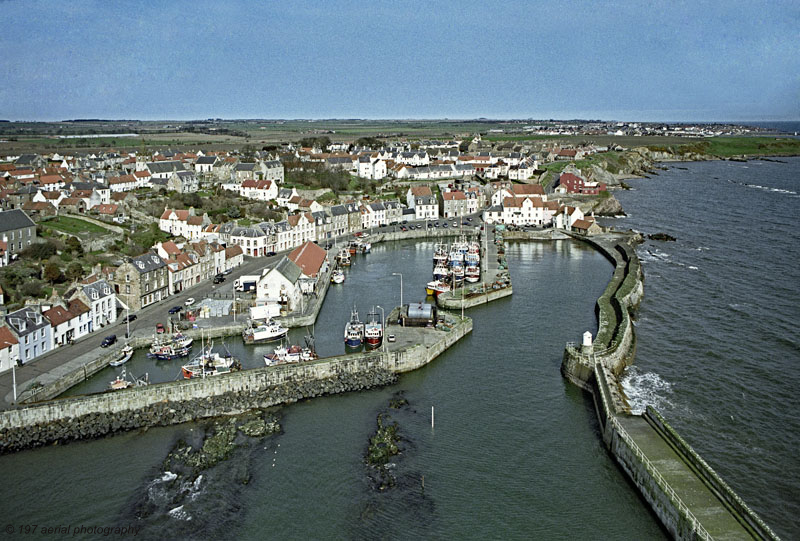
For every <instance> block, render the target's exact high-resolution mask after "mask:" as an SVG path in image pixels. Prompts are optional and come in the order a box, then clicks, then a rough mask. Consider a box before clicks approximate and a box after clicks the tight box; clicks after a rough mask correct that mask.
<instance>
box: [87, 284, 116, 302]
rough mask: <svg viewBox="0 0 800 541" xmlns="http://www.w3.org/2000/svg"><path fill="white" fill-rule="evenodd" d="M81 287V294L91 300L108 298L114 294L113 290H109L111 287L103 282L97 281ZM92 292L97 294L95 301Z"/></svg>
mask: <svg viewBox="0 0 800 541" xmlns="http://www.w3.org/2000/svg"><path fill="white" fill-rule="evenodd" d="M82 287H83V292H84V293H86V295H87V296H88V297H89V298H90V299H92V300H97V299H102V298H104V297H108V296H110V295H111V294H112V293H113V292H114V290H113V289H111V286H110V285H108V283H107V282H106V281H105V280H97V281H96V282H92V283H91V284H85V285H83V286H82ZM93 291H96V292H97V299H95V298H94V297H93V296H92V292H93ZM106 291H107V292H106Z"/></svg>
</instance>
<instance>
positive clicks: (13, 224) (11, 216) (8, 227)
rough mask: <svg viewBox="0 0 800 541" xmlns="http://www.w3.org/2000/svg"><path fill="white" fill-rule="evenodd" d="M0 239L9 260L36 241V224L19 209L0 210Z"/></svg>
mask: <svg viewBox="0 0 800 541" xmlns="http://www.w3.org/2000/svg"><path fill="white" fill-rule="evenodd" d="M0 241H2V242H5V243H6V248H5V252H6V254H7V256H8V259H9V260H13V259H16V256H17V254H19V252H21V251H22V250H24V249H25V248H27V247H28V246H30V245H31V244H33V243H34V242H36V224H35V223H33V220H31V219H30V218H29V217H28V215H27V214H25V213H24V212H23V211H22V210H20V209H14V210H7V211H5V212H0Z"/></svg>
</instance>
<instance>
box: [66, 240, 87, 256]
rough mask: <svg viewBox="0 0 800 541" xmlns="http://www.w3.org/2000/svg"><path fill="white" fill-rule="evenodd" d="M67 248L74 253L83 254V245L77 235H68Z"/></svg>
mask: <svg viewBox="0 0 800 541" xmlns="http://www.w3.org/2000/svg"><path fill="white" fill-rule="evenodd" d="M67 248H68V249H69V251H71V252H72V253H74V254H76V255H83V245H82V244H81V240H80V239H79V238H78V237H70V238H68V239H67Z"/></svg>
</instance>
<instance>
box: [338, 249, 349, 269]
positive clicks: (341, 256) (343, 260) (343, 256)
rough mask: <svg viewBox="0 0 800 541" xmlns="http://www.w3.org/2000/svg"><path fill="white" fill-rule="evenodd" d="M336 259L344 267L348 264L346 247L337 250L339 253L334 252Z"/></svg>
mask: <svg viewBox="0 0 800 541" xmlns="http://www.w3.org/2000/svg"><path fill="white" fill-rule="evenodd" d="M336 261H338V262H339V265H342V266H344V267H349V266H350V251H349V250H348V249H347V248H342V249H341V250H339V253H338V254H336Z"/></svg>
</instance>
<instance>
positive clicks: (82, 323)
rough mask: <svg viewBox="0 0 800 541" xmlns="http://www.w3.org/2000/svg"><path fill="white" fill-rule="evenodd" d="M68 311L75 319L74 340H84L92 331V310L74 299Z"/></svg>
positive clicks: (73, 326) (70, 302)
mask: <svg viewBox="0 0 800 541" xmlns="http://www.w3.org/2000/svg"><path fill="white" fill-rule="evenodd" d="M67 310H69V311H70V312H72V314H74V315H75V317H74V318H73V319H72V320H71V321H72V333H73V334H72V337H71V338H72V339H73V340H77V339H78V338H83V337H84V336H86V335H87V334H89V333H90V332H91V329H92V310H91V309H90V308H89V307H88V306H86V304H84V303H83V302H82V301H81V300H79V299H72V300H71V301H69V302H68V303H67Z"/></svg>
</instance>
